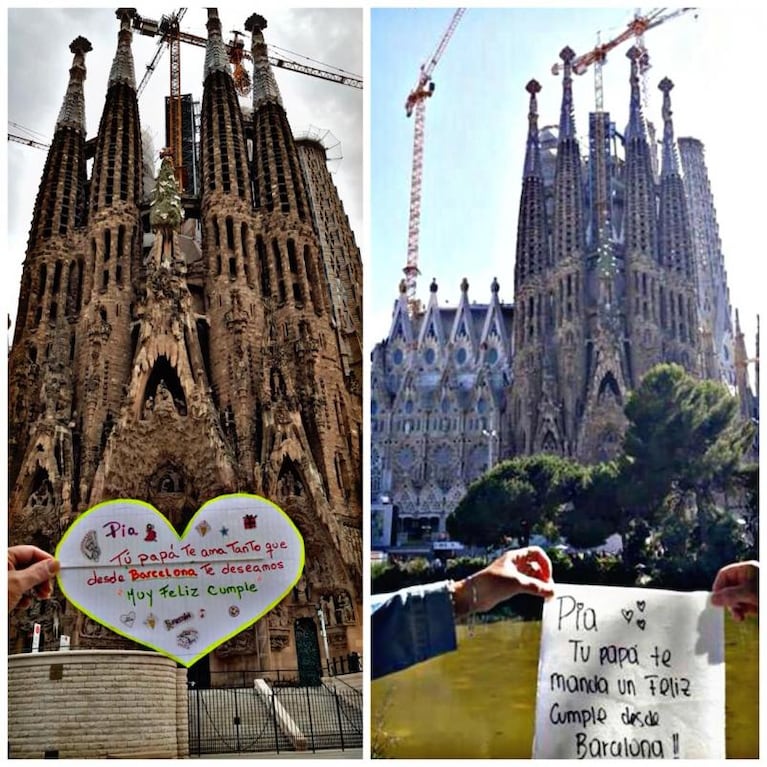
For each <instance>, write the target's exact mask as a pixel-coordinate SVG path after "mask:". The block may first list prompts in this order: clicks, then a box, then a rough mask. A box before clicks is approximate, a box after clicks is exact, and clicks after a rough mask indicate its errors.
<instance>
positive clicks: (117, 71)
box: [108, 8, 136, 91]
mask: <svg viewBox="0 0 767 767" xmlns="http://www.w3.org/2000/svg"><path fill="white" fill-rule="evenodd" d="M115 15H116V16H117V18H118V19H120V32H119V34H118V37H117V52H116V53H115V57H114V61H113V62H112V71H111V72H110V73H109V86H108V87H109V88H111V87H112V86H113V85H115V84H116V83H125V84H126V85H127V86H128V87H130V88H132V89H133V90H134V91H135V90H136V73H135V67H134V66H133V51H132V50H131V43H132V42H133V32H131V21H132V19H133V17H134V16H135V15H136V9H135V8H118V9H117V11H116V13H115Z"/></svg>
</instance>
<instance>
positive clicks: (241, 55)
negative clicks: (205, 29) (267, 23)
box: [133, 8, 362, 96]
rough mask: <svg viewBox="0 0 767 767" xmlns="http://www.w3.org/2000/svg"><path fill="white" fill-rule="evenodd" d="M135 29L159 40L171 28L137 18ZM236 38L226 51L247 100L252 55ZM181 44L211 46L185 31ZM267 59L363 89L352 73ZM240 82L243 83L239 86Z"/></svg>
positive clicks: (140, 88)
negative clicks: (245, 63)
mask: <svg viewBox="0 0 767 767" xmlns="http://www.w3.org/2000/svg"><path fill="white" fill-rule="evenodd" d="M179 10H186V9H185V8H184V9H179ZM174 15H175V14H174ZM166 18H172V17H165V16H163V19H166ZM139 19H140V20H139ZM179 20H180V19H179ZM133 25H134V27H135V28H137V29H139V31H140V32H141V33H142V34H144V35H150V36H155V35H158V34H159V35H161V36H164V35H166V34H167V33H168V31H169V29H168V26H167V25H166V24H163V22H162V20H161V21H159V22H158V21H152V20H151V19H141V18H140V17H137V18H136V19H134V22H133ZM174 34H175V30H174ZM232 34H233V35H234V37H233V38H232V40H230V41H229V43H227V44H226V46H225V47H226V51H227V53H228V55H229V61H230V63H231V64H232V66H233V67H234V79H235V85H237V86H238V93H239V94H240V95H241V96H247V95H248V93H249V92H250V77H249V76H248V74H247V71H246V70H244V69H243V65H242V61H243V60H246V61H250V60H251V55H250V53H249V52H248V51H246V50H245V43H244V41H243V40H241V39H240V38H239V35H241V34H242V32H237V31H232ZM178 40H179V41H180V42H182V43H189V44H190V45H196V46H198V47H200V48H204V47H205V46H206V45H207V43H208V39H207V37H201V36H200V35H194V34H191V33H190V32H182V31H181V30H179V31H178ZM160 42H164V40H161V41H160ZM163 50H164V48H162V47H161V48H160V49H159V50H158V53H156V54H155V57H154V59H153V60H152V62H151V63H150V64H149V65H147V71H146V72H145V73H144V77H143V78H142V80H141V82H140V83H139V86H138V88H137V89H136V95H138V96H140V95H141V92H142V91H143V90H144V87H145V86H146V84H147V82H148V80H149V78H150V77H151V75H152V72H153V71H154V69H155V67H156V66H157V61H158V59H159V57H160V54H161V53H162V51H163ZM267 59H268V61H269V63H270V64H271V65H272V66H273V67H278V68H280V69H288V70H290V71H293V72H300V73H302V74H305V75H310V76H311V77H318V78H320V79H322V80H329V81H330V82H334V83H338V84H339V85H348V86H349V87H351V88H360V89H361V88H362V79H361V78H359V77H358V76H357V75H354V74H351V73H349V72H345V71H343V70H341V69H337V68H335V67H331V69H335V70H336V71H331V69H328V68H325V67H320V66H311V65H308V64H302V63H300V62H298V61H295V60H291V59H287V58H280V57H279V56H275V55H273V54H271V53H270V54H269V55H268V56H267ZM240 69H243V72H244V76H242V75H241V74H239V70H240ZM238 81H240V82H239V83H238Z"/></svg>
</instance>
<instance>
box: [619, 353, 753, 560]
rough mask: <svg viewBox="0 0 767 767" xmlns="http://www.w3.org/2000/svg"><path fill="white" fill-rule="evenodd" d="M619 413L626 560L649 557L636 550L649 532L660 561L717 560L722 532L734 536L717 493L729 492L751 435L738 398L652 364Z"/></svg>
mask: <svg viewBox="0 0 767 767" xmlns="http://www.w3.org/2000/svg"><path fill="white" fill-rule="evenodd" d="M625 413H626V417H627V418H628V421H629V426H628V428H627V430H626V434H625V436H624V440H623V455H622V457H621V458H620V459H619V465H620V477H619V492H618V497H617V503H618V506H619V507H620V508H621V509H622V523H623V524H622V525H621V528H622V529H621V533H622V534H624V536H625V537H624V545H626V556H627V557H628V558H630V559H633V558H634V557H636V558H640V557H641V555H642V553H644V554H645V555H648V554H650V553H651V552H648V551H647V550H646V549H645V551H644V552H642V547H643V546H644V544H645V542H646V541H647V540H648V532H650V533H652V532H653V531H654V532H655V540H654V541H653V542H652V546H653V547H655V548H658V549H659V550H660V551H662V553H663V556H665V557H667V558H668V557H674V556H675V557H687V558H690V557H692V558H693V559H697V558H698V556H699V555H701V556H702V555H703V552H707V551H711V550H713V549H716V550H718V551H719V552H720V554H721V553H722V551H723V548H722V541H723V539H724V538H725V537H726V535H724V532H725V531H727V530H729V531H730V533H731V534H732V535H735V534H736V528H734V527H733V526H732V524H731V522H732V518H731V515H725V514H723V512H722V510H721V509H720V501H721V497H722V493H724V492H725V491H727V490H728V489H730V488H732V487H734V484H735V477H736V472H737V471H738V469H739V467H740V465H741V462H742V460H743V456H744V454H745V452H746V450H747V449H748V447H749V446H750V445H751V443H752V440H753V436H754V428H753V426H752V425H750V424H746V423H744V422H743V421H742V419H741V418H740V417H739V409H738V401H737V399H736V398H735V397H733V396H732V395H731V394H730V393H729V391H728V390H727V388H726V387H725V386H724V385H723V384H720V383H717V382H714V381H701V380H698V379H696V378H694V377H693V376H691V375H689V374H688V373H686V372H685V371H684V369H683V368H681V367H680V366H679V365H658V366H656V367H655V368H653V369H652V370H651V371H650V372H649V373H648V374H647V375H646V376H645V378H644V379H643V380H642V383H641V385H640V386H639V387H638V388H637V389H636V391H634V392H633V393H632V395H631V396H630V398H629V401H628V403H627V405H626V409H625ZM712 536H713V538H712ZM649 537H652V536H649ZM633 538H636V540H633ZM714 539H716V541H717V543H716V545H714V543H713V540H714ZM733 550H734V549H733ZM712 559H713V558H712ZM720 564H721V562H720Z"/></svg>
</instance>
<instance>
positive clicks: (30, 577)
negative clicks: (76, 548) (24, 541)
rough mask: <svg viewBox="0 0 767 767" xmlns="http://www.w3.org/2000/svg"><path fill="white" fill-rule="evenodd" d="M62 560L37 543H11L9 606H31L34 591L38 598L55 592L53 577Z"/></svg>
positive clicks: (46, 596)
mask: <svg viewBox="0 0 767 767" xmlns="http://www.w3.org/2000/svg"><path fill="white" fill-rule="evenodd" d="M58 570H59V563H58V562H57V561H56V560H55V559H54V558H53V557H52V556H51V555H50V554H48V552H46V551H43V550H42V549H39V548H38V547H37V546H29V545H22V546H11V547H10V548H9V549H8V610H9V611H10V610H13V609H14V608H15V607H20V608H24V607H27V606H28V605H29V604H30V603H31V601H32V597H31V593H34V595H35V596H36V597H37V598H38V599H48V598H49V597H50V595H51V591H52V587H51V578H53V576H54V575H55V574H56V573H57V572H58Z"/></svg>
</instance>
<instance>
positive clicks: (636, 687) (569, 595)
mask: <svg viewBox="0 0 767 767" xmlns="http://www.w3.org/2000/svg"><path fill="white" fill-rule="evenodd" d="M533 757H534V758H536V759H629V758H636V759H693V758H695V759H724V758H725V741H724V611H723V610H722V609H721V608H716V607H711V606H710V599H709V594H708V593H707V592H701V591H696V592H691V593H683V592H677V591H661V590H654V589H636V588H618V587H611V586H574V585H567V584H559V583H558V584H557V585H556V591H555V594H554V597H553V598H551V599H549V600H548V601H547V602H546V604H545V606H544V608H543V627H542V632H541V652H540V660H539V664H538V696H537V704H536V712H535V740H534V743H533Z"/></svg>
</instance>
